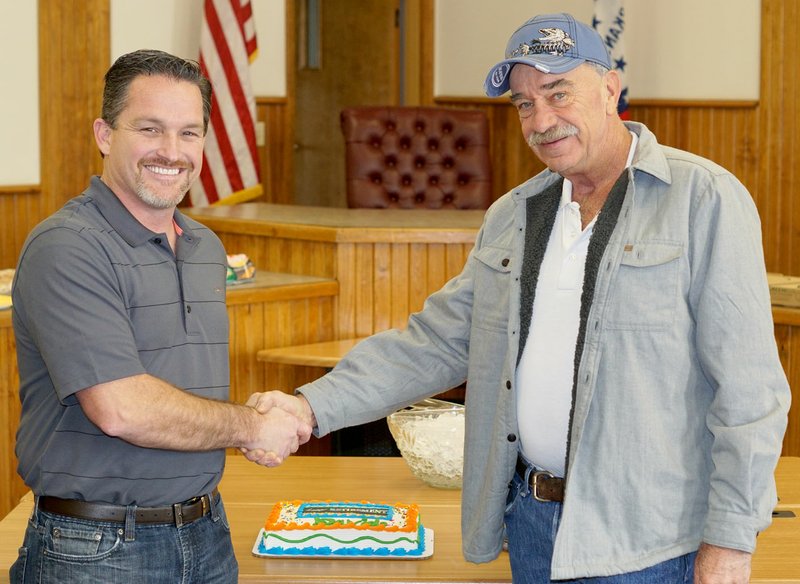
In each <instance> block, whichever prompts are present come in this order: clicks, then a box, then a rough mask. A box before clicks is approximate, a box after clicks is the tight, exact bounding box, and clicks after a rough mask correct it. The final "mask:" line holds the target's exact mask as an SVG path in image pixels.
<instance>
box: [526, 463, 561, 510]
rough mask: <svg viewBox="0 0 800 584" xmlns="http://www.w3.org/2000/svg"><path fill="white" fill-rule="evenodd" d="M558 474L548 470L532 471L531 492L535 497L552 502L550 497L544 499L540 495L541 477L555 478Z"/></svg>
mask: <svg viewBox="0 0 800 584" xmlns="http://www.w3.org/2000/svg"><path fill="white" fill-rule="evenodd" d="M555 476H556V475H554V474H553V473H551V472H549V471H546V470H537V471H534V472H532V473H531V494H532V495H533V498H534V499H536V500H537V501H540V502H542V503H550V502H551V501H550V499H543V498H542V497H540V496H539V479H540V478H542V477H546V478H548V479H553V478H555Z"/></svg>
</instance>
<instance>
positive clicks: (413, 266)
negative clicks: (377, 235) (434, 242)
mask: <svg viewBox="0 0 800 584" xmlns="http://www.w3.org/2000/svg"><path fill="white" fill-rule="evenodd" d="M427 251H428V250H427V246H426V245H425V244H422V243H412V244H410V245H409V258H408V262H409V272H408V280H409V281H408V309H409V312H417V311H419V310H420V309H422V305H423V304H424V303H425V299H426V298H427V297H428V296H429V295H430V294H429V293H428V253H427Z"/></svg>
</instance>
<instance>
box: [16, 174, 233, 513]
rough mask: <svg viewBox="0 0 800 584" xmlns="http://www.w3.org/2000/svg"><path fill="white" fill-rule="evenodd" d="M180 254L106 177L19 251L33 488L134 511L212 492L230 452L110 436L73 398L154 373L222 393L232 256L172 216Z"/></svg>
mask: <svg viewBox="0 0 800 584" xmlns="http://www.w3.org/2000/svg"><path fill="white" fill-rule="evenodd" d="M174 219H175V222H176V223H177V225H178V226H179V227H180V228H181V229H182V230H183V233H182V234H181V235H180V236H179V237H178V242H177V245H176V250H175V253H174V254H173V252H172V250H171V249H170V246H169V243H168V241H167V237H166V235H165V234H158V233H153V232H152V231H150V230H148V229H147V228H145V227H144V226H143V225H141V224H140V223H139V222H138V221H137V220H136V219H135V218H134V217H133V216H132V215H131V214H130V213H129V212H128V211H127V209H125V207H124V206H123V205H122V204H121V203H120V201H119V200H118V199H117V197H116V196H115V195H114V193H113V192H112V191H111V190H110V189H109V188H108V187H106V186H105V184H104V183H103V182H102V181H101V180H100V178H99V177H93V178H92V179H91V183H90V185H89V188H88V189H87V190H86V191H84V193H83V194H81V195H80V196H78V197H76V198H74V199H72V200H70V201H69V202H67V203H66V205H64V207H63V208H62V209H61V210H59V211H57V212H56V213H55V214H53V215H52V216H50V217H49V218H47V219H46V220H44V221H43V222H42V223H40V224H39V225H38V226H37V227H36V228H35V229H34V230H33V231H32V232H31V234H30V235H29V236H28V239H27V241H26V242H25V245H24V246H23V249H22V252H21V254H20V260H19V264H18V267H17V273H16V282H15V285H14V288H13V291H12V295H13V302H14V305H13V324H14V332H15V334H16V339H17V358H18V362H19V375H20V399H21V402H22V403H21V405H22V409H21V417H20V426H19V431H18V432H17V446H16V453H17V457H18V459H19V467H18V469H19V472H20V475H21V476H22V478H23V479H24V480H25V483H26V484H27V485H28V486H29V487H30V488H31V489H32V490H33V492H34V493H36V494H38V495H49V496H56V497H62V498H68V499H82V500H89V501H106V502H110V503H116V504H122V505H128V504H136V505H139V506H155V505H166V504H172V503H175V502H178V501H183V500H185V499H188V498H191V497H194V496H196V495H198V494H202V493H207V492H209V491H211V490H212V489H213V488H214V487H215V486H216V485H217V483H218V482H219V480H220V477H221V474H222V469H223V466H224V461H225V452H224V450H217V451H210V452H175V451H169V450H160V449H152V448H141V447H138V446H135V445H133V444H130V443H128V442H125V441H124V440H120V439H118V438H114V437H110V436H108V435H106V434H104V433H103V432H101V431H100V430H99V429H98V428H97V427H96V426H95V425H94V424H92V423H91V422H90V421H89V420H88V419H87V418H86V416H85V415H84V414H83V411H82V409H81V407H80V406H79V405H78V401H77V399H76V397H75V392H77V391H80V390H82V389H85V388H87V387H91V386H93V385H95V384H98V383H102V382H107V381H112V380H114V379H121V378H124V377H128V376H131V375H137V374H141V373H149V374H151V375H153V376H155V377H158V378H160V379H163V380H165V381H167V382H169V383H171V384H173V385H175V386H177V387H179V388H182V389H184V390H186V391H188V392H190V393H193V394H196V395H199V396H205V397H209V398H215V399H227V398H228V393H229V362H228V317H227V312H226V308H225V266H226V259H225V251H224V249H223V247H222V244H221V242H220V241H219V239H218V238H217V236H216V235H215V234H214V233H212V232H211V231H210V230H209V229H207V228H206V227H204V226H202V225H201V224H199V223H197V222H196V221H193V220H192V219H190V218H188V217H186V216H184V215H182V214H181V213H180V212H179V211H176V212H175V216H174Z"/></svg>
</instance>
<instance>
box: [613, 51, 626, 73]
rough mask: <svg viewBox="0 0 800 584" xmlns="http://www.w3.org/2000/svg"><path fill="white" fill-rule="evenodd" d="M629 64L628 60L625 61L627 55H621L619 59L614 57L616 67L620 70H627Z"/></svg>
mask: <svg viewBox="0 0 800 584" xmlns="http://www.w3.org/2000/svg"><path fill="white" fill-rule="evenodd" d="M627 65H628V62H627V61H625V57H623V56H621V55H620V58H619V59H614V68H615V69H617V70H618V71H622V72H623V73H624V72H625V67H626V66H627Z"/></svg>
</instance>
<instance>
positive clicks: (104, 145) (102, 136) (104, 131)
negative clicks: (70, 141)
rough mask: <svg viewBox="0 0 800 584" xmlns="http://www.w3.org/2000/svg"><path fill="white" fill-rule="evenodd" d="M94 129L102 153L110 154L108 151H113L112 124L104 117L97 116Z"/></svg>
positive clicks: (104, 154) (95, 138)
mask: <svg viewBox="0 0 800 584" xmlns="http://www.w3.org/2000/svg"><path fill="white" fill-rule="evenodd" d="M92 129H93V130H94V141H95V142H97V147H98V148H99V149H100V154H102V155H103V156H108V153H109V152H111V126H110V125H109V124H108V122H106V121H105V120H104V119H103V118H97V119H96V120H95V121H94V124H92Z"/></svg>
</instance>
